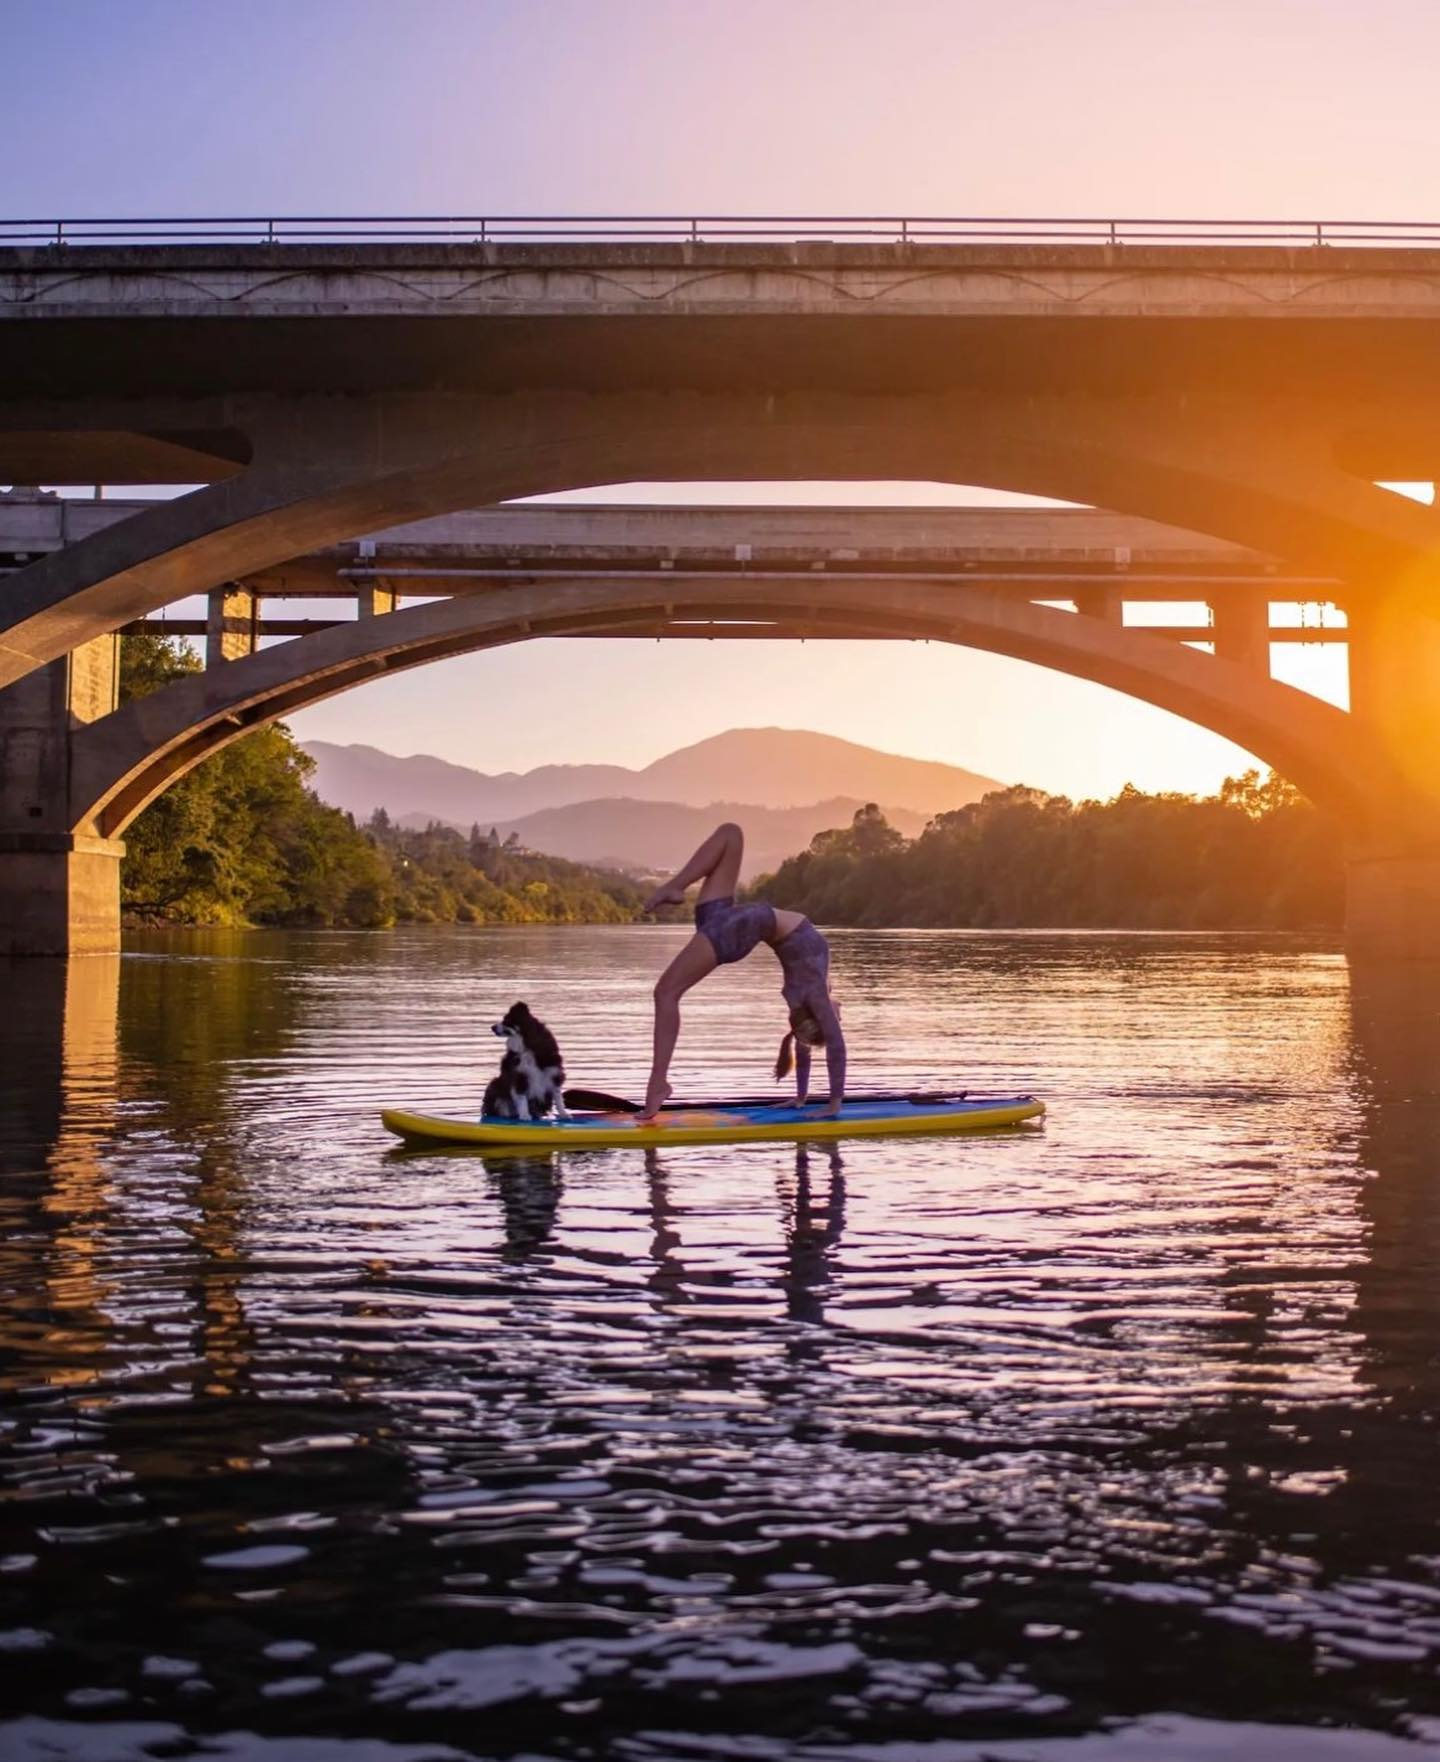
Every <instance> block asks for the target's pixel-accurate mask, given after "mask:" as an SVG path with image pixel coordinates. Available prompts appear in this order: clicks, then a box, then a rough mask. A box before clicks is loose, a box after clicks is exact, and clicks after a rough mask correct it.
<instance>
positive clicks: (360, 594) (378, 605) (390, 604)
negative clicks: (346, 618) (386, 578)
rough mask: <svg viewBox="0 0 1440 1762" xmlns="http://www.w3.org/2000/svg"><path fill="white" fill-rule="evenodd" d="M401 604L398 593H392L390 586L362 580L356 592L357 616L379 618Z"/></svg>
mask: <svg viewBox="0 0 1440 1762" xmlns="http://www.w3.org/2000/svg"><path fill="white" fill-rule="evenodd" d="M399 604H400V595H399V594H398V593H392V592H391V591H390V589H389V588H388V587H379V586H377V585H376V584H375V583H374V582H362V583H361V584H360V586H359V587H358V588H357V589H356V592H355V616H356V617H357V618H378V617H381V616H382V615H383V614H384V613H386V612H393V611H395V610H396V608H397V607H398V606H399Z"/></svg>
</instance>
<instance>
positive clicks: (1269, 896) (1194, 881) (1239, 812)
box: [754, 771, 1344, 930]
mask: <svg viewBox="0 0 1440 1762" xmlns="http://www.w3.org/2000/svg"><path fill="white" fill-rule="evenodd" d="M754 891H755V892H756V893H757V894H760V895H763V897H765V898H766V899H769V900H771V901H773V903H774V904H776V905H778V906H785V907H788V908H790V909H791V910H792V911H803V912H806V913H807V914H808V915H809V916H811V917H812V918H816V919H818V920H819V921H820V922H822V923H830V924H855V925H876V926H880V925H913V926H930V925H934V926H951V927H997V928H998V927H1017V928H1018V927H1044V926H1057V927H1067V926H1069V927H1091V928H1103V927H1110V928H1117V929H1124V928H1128V929H1147V930H1151V929H1155V930H1158V929H1252V928H1253V929H1259V928H1267V929H1310V928H1320V927H1327V928H1328V927H1332V926H1336V925H1339V924H1340V923H1341V921H1342V918H1343V910H1344V906H1343V893H1344V881H1343V875H1342V871H1341V858H1340V852H1339V848H1338V840H1337V838H1336V836H1335V831H1334V828H1333V826H1332V825H1331V824H1330V823H1329V822H1328V821H1327V820H1326V819H1325V818H1324V816H1323V815H1321V814H1320V813H1319V812H1318V810H1317V809H1315V808H1314V807H1313V806H1312V805H1311V804H1310V803H1309V802H1308V801H1307V800H1306V799H1305V798H1304V797H1303V796H1302V795H1300V794H1299V793H1298V791H1296V790H1295V789H1293V788H1292V787H1291V786H1290V785H1289V784H1288V783H1286V782H1285V781H1284V780H1283V779H1282V778H1279V777H1276V776H1275V775H1274V774H1273V773H1271V774H1270V775H1269V776H1268V777H1265V778H1262V777H1261V776H1260V774H1259V773H1258V772H1255V771H1249V772H1247V773H1246V774H1245V775H1244V776H1243V777H1234V778H1228V779H1227V780H1226V782H1225V783H1224V784H1223V786H1222V787H1221V789H1220V791H1219V793H1218V794H1216V795H1213V796H1204V797H1197V796H1192V795H1180V794H1161V795H1147V794H1145V793H1143V792H1142V791H1140V790H1138V789H1133V788H1129V787H1127V788H1125V789H1123V790H1122V791H1121V792H1120V794H1119V795H1117V796H1116V797H1114V799H1113V800H1111V801H1106V802H1099V801H1082V802H1072V801H1070V800H1069V799H1068V798H1067V797H1065V796H1059V795H1047V794H1045V793H1044V792H1043V791H1041V790H1038V789H1026V788H1014V789H1005V790H997V791H994V792H993V793H991V794H990V795H987V796H986V797H985V798H984V799H983V800H982V801H979V802H975V803H972V804H971V805H970V806H968V807H963V808H958V809H956V810H955V811H954V812H952V813H947V814H941V815H939V816H938V817H937V818H936V819H934V820H932V821H931V823H930V825H929V826H928V827H927V828H926V829H925V831H924V832H922V833H921V834H920V835H919V837H917V838H913V839H906V838H904V837H902V836H901V835H900V833H898V832H896V831H895V829H894V828H893V827H892V826H890V825H889V824H888V822H887V821H886V819H885V816H884V815H883V814H882V813H881V812H880V810H879V809H878V808H876V807H874V806H873V805H872V806H869V807H865V808H862V809H860V810H859V811H858V812H857V813H856V815H855V818H854V821H853V822H852V824H851V825H849V826H847V827H844V828H843V829H841V830H838V831H834V832H822V833H820V834H819V835H818V836H817V837H815V838H814V839H812V840H811V842H810V847H809V849H808V850H806V851H803V852H801V853H800V854H799V855H798V856H794V857H791V858H790V859H789V860H788V861H786V862H784V863H782V864H781V865H780V867H779V869H777V870H776V872H775V874H774V875H772V876H767V877H765V878H764V879H763V880H761V881H759V882H757V883H756V885H755V888H754Z"/></svg>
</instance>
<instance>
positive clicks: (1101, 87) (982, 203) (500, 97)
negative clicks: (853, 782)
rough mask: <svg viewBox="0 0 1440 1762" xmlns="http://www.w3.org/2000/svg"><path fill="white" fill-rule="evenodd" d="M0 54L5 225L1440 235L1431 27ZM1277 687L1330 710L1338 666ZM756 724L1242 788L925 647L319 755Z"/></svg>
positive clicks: (1132, 19)
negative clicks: (730, 220) (822, 219)
mask: <svg viewBox="0 0 1440 1762" xmlns="http://www.w3.org/2000/svg"><path fill="white" fill-rule="evenodd" d="M0 30H3V41H4V59H5V64H6V71H7V76H8V77H7V80H6V102H5V105H4V107H3V108H0V166H3V167H4V170H3V172H0V179H3V182H4V187H5V200H4V209H5V211H6V213H7V214H8V215H19V214H22V213H23V214H26V215H31V216H51V215H67V216H73V215H92V216H95V215H99V216H106V215H116V216H118V215H166V214H168V215H203V214H211V215H214V214H271V213H274V214H285V213H290V214H295V213H306V212H308V213H312V214H315V213H320V214H323V213H330V214H346V213H352V214H406V213H431V214H444V213H457V212H458V213H470V214H477V213H490V214H504V213H507V212H508V213H526V212H528V213H554V214H585V213H611V214H614V213H672V214H674V213H692V212H707V211H708V212H711V213H730V214H746V213H752V214H783V213H813V214H831V215H841V214H861V213H867V212H868V213H892V214H901V213H908V214H923V213H928V214H971V215H1000V214H1028V215H1093V214H1103V215H1111V214H1116V215H1147V216H1159V215H1168V216H1175V215H1184V216H1204V217H1245V216H1254V217H1263V216H1283V217H1294V216H1300V217H1311V216H1313V217H1323V218H1330V219H1354V218H1366V219H1425V218H1430V219H1434V218H1437V217H1440V216H1437V214H1436V212H1435V201H1434V182H1433V167H1434V165H1435V163H1436V162H1437V158H1440V107H1437V106H1436V104H1435V102H1434V67H1435V64H1436V58H1437V51H1440V8H1437V7H1436V6H1435V5H1434V3H1433V0H1424V3H1422V0H1371V3H1370V4H1367V5H1365V6H1360V5H1358V4H1356V3H1355V0H1211V3H1210V4H1207V5H1204V6H1199V5H1195V4H1193V3H1192V0H1005V3H1004V4H1000V3H999V0H986V3H985V4H975V3H971V0H885V3H884V4H881V3H879V0H541V3H537V0H514V3H512V0H408V3H407V4H406V5H404V6H399V5H396V4H393V0H247V4H246V5H245V6H244V7H240V8H219V7H212V6H197V5H194V4H193V3H191V0H126V3H125V4H124V5H117V4H111V3H109V0H105V3H98V0H65V3H64V4H61V5H56V4H54V0H6V4H5V6H4V9H3V14H0ZM57 70H58V73H57ZM62 76H63V77H62ZM57 103H58V104H59V105H60V114H58V115H57V108H56V107H57ZM37 142H43V144H44V147H43V151H37V150H36V147H37ZM22 168H23V171H22ZM624 493H626V494H627V495H629V496H636V495H641V496H654V497H655V498H656V499H658V498H659V497H660V496H661V495H662V494H663V495H664V496H665V497H667V498H669V499H685V498H686V494H687V492H685V491H683V490H681V491H677V490H676V489H675V488H674V486H667V488H666V489H665V490H664V491H663V492H662V491H658V490H651V491H646V490H643V489H641V490H632V491H626V492H624ZM701 494H703V495H704V497H705V499H708V500H715V499H758V498H759V497H762V496H763V499H766V500H785V499H807V498H814V499H825V500H831V501H841V500H844V499H846V498H849V497H852V496H853V497H855V498H857V499H862V498H863V499H864V500H866V501H900V500H907V501H913V500H918V499H937V500H939V499H951V498H956V497H958V498H960V499H966V500H977V499H985V498H983V497H978V496H976V495H975V494H974V493H973V491H972V492H969V493H967V492H966V491H964V490H963V489H954V488H941V487H937V486H929V487H918V486H864V487H863V488H861V489H860V490H856V489H855V488H854V487H853V486H844V487H840V486H813V487H810V488H807V489H806V490H804V491H803V492H802V491H797V490H793V489H790V488H788V487H787V488H785V489H779V488H774V489H768V490H764V491H758V492H757V491H756V490H755V489H754V488H753V486H747V488H746V490H745V491H743V492H740V491H737V490H735V489H733V488H732V489H730V490H726V489H723V488H720V489H716V488H709V489H706V490H705V491H703V492H702V491H696V492H695V495H696V496H697V497H698V496H700V495H701ZM1286 657H1287V659H1286V667H1287V676H1288V677H1292V678H1296V679H1298V680H1303V681H1305V682H1307V683H1310V684H1312V685H1314V686H1316V687H1317V688H1323V689H1327V690H1332V689H1333V687H1334V683H1335V679H1334V664H1333V663H1334V655H1333V653H1331V654H1328V655H1327V654H1326V653H1325V652H1324V651H1321V650H1314V649H1312V650H1305V651H1299V650H1287V651H1286ZM1297 669H1298V671H1297ZM542 703H543V714H537V706H538V705H540V704H542ZM753 724H779V725H782V726H789V727H810V728H817V729H823V730H827V731H829V732H832V733H835V734H841V735H845V736H847V737H849V738H852V739H857V740H862V741H866V742H869V743H871V744H874V745H878V746H883V747H886V748H888V749H890V750H892V751H900V752H907V753H913V754H917V755H920V756H925V757H933V758H939V759H945V760H949V761H951V762H954V763H958V764H963V765H968V766H971V767H973V768H975V769H978V770H981V771H985V772H988V773H990V774H992V775H995V776H999V777H1002V778H1005V779H1007V780H1012V779H1013V780H1024V781H1028V782H1032V783H1036V784H1040V785H1043V786H1046V787H1050V788H1055V789H1063V790H1065V791H1067V792H1070V793H1074V794H1092V793H1100V794H1105V793H1109V792H1111V791H1113V790H1114V789H1116V788H1118V787H1119V786H1120V785H1121V784H1122V783H1124V782H1125V781H1127V780H1133V781H1135V782H1137V783H1140V784H1141V785H1143V786H1146V787H1176V788H1207V787H1210V786H1212V785H1213V784H1214V783H1216V782H1218V780H1219V779H1220V778H1221V777H1222V776H1223V775H1224V774H1225V773H1226V771H1229V770H1234V769H1236V768H1237V767H1239V766H1241V765H1243V764H1244V763H1245V760H1244V758H1243V755H1241V754H1239V753H1238V752H1237V751H1236V749H1234V748H1232V747H1229V746H1227V745H1226V744H1225V743H1223V742H1221V741H1219V740H1217V739H1215V738H1214V737H1212V736H1210V735H1208V734H1205V733H1203V732H1201V731H1199V730H1195V729H1192V728H1189V727H1187V726H1185V725H1184V724H1182V723H1179V722H1178V721H1176V720H1174V719H1173V718H1171V717H1168V716H1165V715H1163V714H1161V713H1160V712H1158V711H1154V710H1150V709H1148V708H1146V707H1144V706H1141V705H1138V704H1134V703H1131V702H1128V701H1126V700H1123V699H1121V698H1118V697H1116V696H1115V695H1114V694H1112V693H1109V692H1106V691H1103V690H1101V689H1100V688H1098V687H1094V686H1089V685H1085V684H1083V683H1081V682H1078V681H1075V680H1071V679H1067V678H1062V677H1059V676H1056V675H1053V674H1048V673H1044V672H1042V671H1039V670H1037V669H1035V668H1032V667H1028V666H1025V665H1024V664H1022V663H1018V662H1011V661H1005V660H1002V659H999V658H996V657H992V656H986V655H977V654H971V653H968V652H963V651H958V650H953V649H945V648H941V647H917V646H913V645H904V646H901V645H882V646H878V647H876V646H871V645H865V644H856V643H846V644H829V645H827V644H807V645H806V647H805V650H804V651H803V657H802V658H799V659H797V657H796V655H795V653H794V651H792V650H790V649H789V648H788V646H782V645H774V644H755V645H720V644H715V645H703V646H702V645H698V644H685V645H680V644H665V645H657V644H654V643H623V644H622V643H613V642H610V643H605V644H586V643H565V644H546V645H530V646H527V647H526V648H525V649H523V650H509V651H506V652H505V653H503V654H498V655H491V656H476V657H471V658H468V659H464V660H459V661H453V662H449V663H445V664H443V665H441V666H435V667H430V668H426V669H422V670H420V671H419V672H417V673H415V674H412V675H408V676H402V677H399V678H396V679H394V680H391V681H387V682H385V683H382V684H376V685H371V686H368V687H366V688H365V689H364V690H362V691H358V692H352V693H350V694H348V695H347V696H344V697H341V698H339V699H336V700H335V701H334V702H332V703H330V704H326V705H322V706H319V707H317V708H316V709H314V710H311V711H308V712H305V713H304V714H302V715H300V716H298V717H296V718H295V719H294V722H293V726H294V727H295V729H296V732H297V733H299V734H300V735H301V736H302V737H306V738H326V739H331V740H341V741H347V740H365V741H371V742H373V743H374V744H377V745H380V746H383V747H386V748H388V749H389V750H391V751H395V752H401V753H406V752H416V751H428V752H434V753H439V754H442V755H444V756H445V757H448V758H452V759H455V760H458V761H460V762H462V763H466V764H473V765H476V766H478V767H480V768H482V769H485V770H500V769H507V768H526V767H528V766H531V765H535V764H541V763H547V762H552V761H563V760H569V759H580V758H603V759H612V760H618V761H621V762H624V763H629V764H641V763H645V762H646V761H648V760H649V759H652V758H655V757H657V756H659V755H660V754H661V753H663V752H666V751H668V750H670V749H671V748H673V747H675V746H678V745H683V744H685V743H687V742H688V741H691V740H695V739H699V738H701V737H703V736H705V735H707V734H711V733H715V732H717V731H719V730H720V729H723V728H726V727H730V726H734V725H753Z"/></svg>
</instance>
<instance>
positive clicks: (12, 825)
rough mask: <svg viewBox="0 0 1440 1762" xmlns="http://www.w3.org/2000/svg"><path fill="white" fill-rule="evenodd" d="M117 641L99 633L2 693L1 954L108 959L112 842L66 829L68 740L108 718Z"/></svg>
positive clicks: (112, 920) (112, 947) (116, 882)
mask: <svg viewBox="0 0 1440 1762" xmlns="http://www.w3.org/2000/svg"><path fill="white" fill-rule="evenodd" d="M119 648H120V639H119V637H118V636H114V635H111V636H97V637H95V638H94V639H93V640H92V641H90V642H87V643H82V644H81V646H80V647H79V648H77V649H74V650H72V651H71V653H70V654H68V655H66V656H65V657H64V659H63V660H59V661H52V662H51V663H50V664H49V666H47V667H42V668H40V669H39V670H38V671H37V672H34V673H30V674H27V675H26V677H25V678H23V679H21V680H18V681H17V682H16V683H15V684H14V685H11V686H9V687H7V688H6V689H5V690H4V691H0V954H48V955H56V954H60V955H63V954H71V953H74V954H82V953H83V954H113V953H114V952H116V950H118V948H119V946H120V856H121V854H122V852H123V851H124V849H125V846H124V845H123V844H122V843H120V842H119V841H118V840H116V839H109V838H87V837H77V836H75V835H73V834H72V832H71V830H70V756H71V747H70V739H71V735H72V733H73V732H74V730H75V729H77V728H80V727H83V726H84V725H85V724H87V723H90V722H94V721H97V720H99V718H100V717H102V716H108V715H109V714H110V712H111V711H112V710H113V709H114V708H115V705H116V701H117V697H118V692H119V679H120V668H119Z"/></svg>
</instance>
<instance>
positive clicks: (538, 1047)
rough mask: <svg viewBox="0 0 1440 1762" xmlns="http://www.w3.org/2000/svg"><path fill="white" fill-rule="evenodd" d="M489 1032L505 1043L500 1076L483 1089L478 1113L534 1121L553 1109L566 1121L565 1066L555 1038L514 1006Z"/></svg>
mask: <svg viewBox="0 0 1440 1762" xmlns="http://www.w3.org/2000/svg"><path fill="white" fill-rule="evenodd" d="M490 1032H491V1033H492V1034H498V1035H499V1036H500V1038H501V1039H502V1040H503V1041H504V1042H505V1054H504V1057H503V1058H502V1059H501V1060H500V1075H499V1076H498V1077H492V1078H491V1079H490V1082H489V1084H488V1085H487V1087H486V1090H485V1101H484V1105H483V1108H482V1110H481V1111H482V1113H485V1114H489V1115H492V1116H493V1117H495V1118H497V1119H502V1120H538V1119H542V1118H543V1117H544V1116H545V1115H546V1114H547V1113H549V1112H550V1110H551V1108H554V1110H555V1117H556V1118H557V1119H561V1120H568V1119H569V1117H570V1116H569V1114H568V1113H567V1112H566V1111H565V1097H564V1094H563V1090H564V1088H565V1066H564V1065H563V1064H562V1063H561V1062H560V1048H559V1046H558V1045H557V1044H556V1041H555V1036H554V1035H553V1034H552V1033H551V1032H550V1030H549V1029H548V1028H547V1027H546V1026H545V1024H544V1022H541V1021H537V1020H536V1018H535V1017H534V1016H532V1015H531V1014H530V1011H529V1009H528V1008H527V1007H526V1005H525V1004H523V1003H517V1004H515V1005H514V1007H513V1008H511V1009H509V1010H507V1011H506V1012H505V1019H504V1021H501V1022H496V1023H495V1025H494V1026H493V1027H492V1028H491V1030H490Z"/></svg>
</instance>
